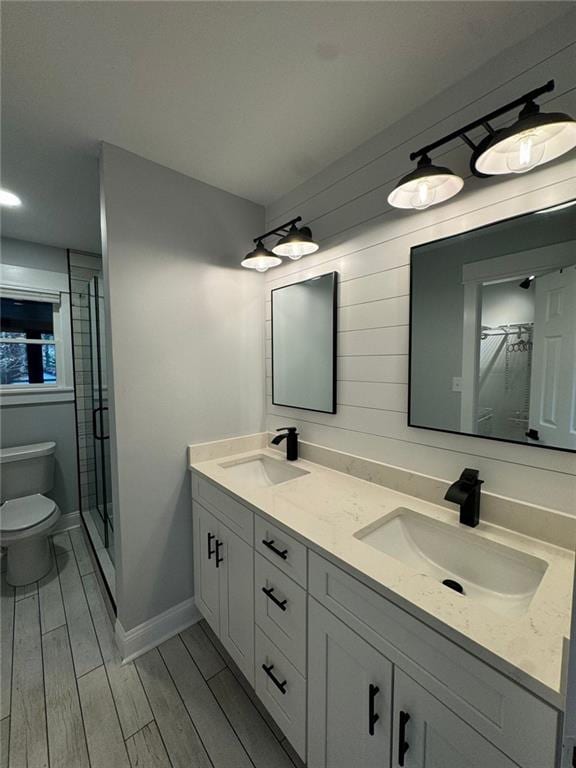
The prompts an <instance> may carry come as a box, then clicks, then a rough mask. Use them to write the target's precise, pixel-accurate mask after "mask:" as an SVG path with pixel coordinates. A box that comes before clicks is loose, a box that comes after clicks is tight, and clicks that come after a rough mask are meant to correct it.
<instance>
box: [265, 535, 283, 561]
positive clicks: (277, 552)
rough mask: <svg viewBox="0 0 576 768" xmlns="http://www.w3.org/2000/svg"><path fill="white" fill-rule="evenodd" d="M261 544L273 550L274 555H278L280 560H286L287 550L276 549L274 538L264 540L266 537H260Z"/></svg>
mask: <svg viewBox="0 0 576 768" xmlns="http://www.w3.org/2000/svg"><path fill="white" fill-rule="evenodd" d="M262 544H264V546H265V547H268V549H271V550H272V552H274V554H275V555H278V557H281V558H282V560H286V559H287V558H288V550H287V549H277V548H276V547H275V546H274V539H271V540H270V541H266V539H262Z"/></svg>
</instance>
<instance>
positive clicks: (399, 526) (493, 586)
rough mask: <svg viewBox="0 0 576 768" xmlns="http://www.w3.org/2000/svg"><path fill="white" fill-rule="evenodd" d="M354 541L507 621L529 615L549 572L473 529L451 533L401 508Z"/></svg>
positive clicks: (540, 562) (533, 559) (535, 560)
mask: <svg viewBox="0 0 576 768" xmlns="http://www.w3.org/2000/svg"><path fill="white" fill-rule="evenodd" d="M354 536H355V537H356V538H357V539H361V540H362V541H364V542H365V543H366V544H369V545H370V546H371V547H374V548H375V549H377V550H379V551H380V552H383V553H384V554H386V555H389V556H390V557H393V558H394V559H396V560H400V561H401V562H403V563H406V565H408V566H410V567H411V568H414V570H415V571H417V572H418V573H422V574H425V575H427V576H430V577H432V578H433V579H435V580H436V581H438V582H440V583H442V582H444V581H445V580H446V579H451V580H452V581H455V582H457V583H458V584H459V585H461V587H462V589H463V593H462V598H463V599H466V598H467V599H469V600H473V601H476V602H478V603H482V604H484V605H486V606H488V607H490V608H491V609H492V610H494V611H496V612H497V613H501V614H504V615H505V616H508V617H514V616H520V615H522V614H523V613H524V612H525V611H526V610H527V608H528V606H529V605H530V601H531V600H532V598H533V596H534V594H535V592H536V590H537V589H538V585H539V584H540V582H541V580H542V577H543V576H544V573H545V571H546V568H547V567H548V564H547V563H546V562H545V561H544V560H541V559H540V558H538V557H533V556H532V555H528V554H526V553H524V552H519V551H517V550H515V549H511V548H509V547H506V546H504V545H502V544H498V543H496V542H493V541H488V540H487V539H485V538H482V537H481V536H478V535H477V534H475V533H474V531H473V530H472V529H470V530H463V529H460V528H454V527H453V526H451V525H447V524H446V523H441V522H439V521H437V520H433V519H432V518H429V517H426V516H425V515H421V514H419V513H418V512H414V511H413V510H410V509H404V508H400V509H397V510H396V511H395V512H394V513H393V514H392V516H391V517H390V516H387V517H386V519H384V520H383V521H377V522H376V523H372V524H371V525H369V526H367V527H366V528H363V529H362V530H360V531H357V532H356V533H355V534H354ZM453 587H454V585H453ZM446 588H447V589H448V588H449V587H448V586H447V587H446ZM453 594H458V593H457V592H453Z"/></svg>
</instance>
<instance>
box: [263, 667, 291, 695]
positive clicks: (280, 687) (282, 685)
mask: <svg viewBox="0 0 576 768" xmlns="http://www.w3.org/2000/svg"><path fill="white" fill-rule="evenodd" d="M262 669H263V670H264V672H266V674H267V675H268V677H269V678H270V680H272V682H273V683H274V685H275V686H276V688H278V690H279V691H280V693H286V683H287V682H288V681H287V680H284V682H283V683H281V682H280V680H278V678H277V677H276V675H274V674H272V670H273V669H274V664H270V666H269V667H267V666H266V664H262Z"/></svg>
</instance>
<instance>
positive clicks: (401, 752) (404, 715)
mask: <svg viewBox="0 0 576 768" xmlns="http://www.w3.org/2000/svg"><path fill="white" fill-rule="evenodd" d="M409 721H410V715H409V714H408V712H400V734H399V737H398V765H399V766H400V768H403V766H404V756H405V754H406V752H408V750H409V749H410V744H408V742H407V741H406V726H407V725H408V722H409Z"/></svg>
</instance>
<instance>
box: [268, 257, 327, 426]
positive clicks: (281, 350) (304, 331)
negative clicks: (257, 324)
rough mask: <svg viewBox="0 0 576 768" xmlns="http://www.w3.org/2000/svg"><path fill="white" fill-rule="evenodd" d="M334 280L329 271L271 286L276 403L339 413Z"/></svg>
mask: <svg viewBox="0 0 576 768" xmlns="http://www.w3.org/2000/svg"><path fill="white" fill-rule="evenodd" d="M336 280H337V273H336V272H331V273H329V274H326V275H320V276H319V277H314V278H312V279H310V280H304V281H303V282H300V283H294V284H292V285H286V286H283V287H281V288H276V289H275V290H273V291H272V402H273V404H274V405H285V406H290V407H293V408H302V409H304V410H310V411H322V412H324V413H336V371H335V365H336Z"/></svg>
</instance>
